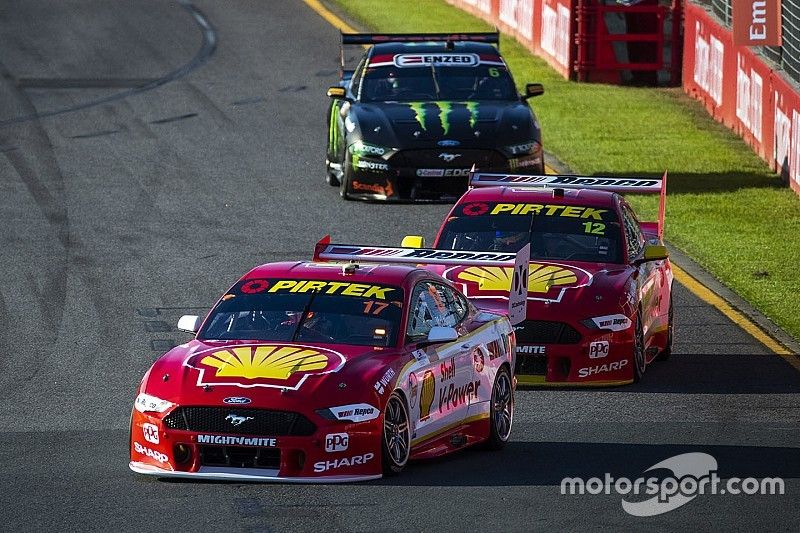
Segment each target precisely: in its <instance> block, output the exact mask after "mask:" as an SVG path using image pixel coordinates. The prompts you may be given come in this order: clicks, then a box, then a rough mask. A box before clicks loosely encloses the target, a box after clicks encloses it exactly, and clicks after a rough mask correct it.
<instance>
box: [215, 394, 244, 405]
mask: <svg viewBox="0 0 800 533" xmlns="http://www.w3.org/2000/svg"><path fill="white" fill-rule="evenodd" d="M222 402H223V403H227V404H229V405H247V404H248V403H250V398H247V397H245V396H230V397H228V398H225V399H224V400H222Z"/></svg>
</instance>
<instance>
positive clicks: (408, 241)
mask: <svg viewBox="0 0 800 533" xmlns="http://www.w3.org/2000/svg"><path fill="white" fill-rule="evenodd" d="M400 246H402V247H403V248H425V237H423V236H422V235H406V236H405V237H403V241H402V242H401V243H400Z"/></svg>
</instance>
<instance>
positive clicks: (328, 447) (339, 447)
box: [325, 433, 350, 453]
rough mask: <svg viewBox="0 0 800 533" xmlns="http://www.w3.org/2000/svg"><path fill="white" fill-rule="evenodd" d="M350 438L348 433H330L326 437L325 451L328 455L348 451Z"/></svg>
mask: <svg viewBox="0 0 800 533" xmlns="http://www.w3.org/2000/svg"><path fill="white" fill-rule="evenodd" d="M349 442H350V437H349V436H348V435H347V433H329V434H328V435H325V451H326V452H328V453H333V452H343V451H345V450H346V449H347V445H348V444H349Z"/></svg>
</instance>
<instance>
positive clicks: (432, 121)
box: [349, 101, 541, 149]
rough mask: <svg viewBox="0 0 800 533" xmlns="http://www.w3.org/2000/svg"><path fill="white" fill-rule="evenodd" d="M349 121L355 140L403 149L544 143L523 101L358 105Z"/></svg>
mask: <svg viewBox="0 0 800 533" xmlns="http://www.w3.org/2000/svg"><path fill="white" fill-rule="evenodd" d="M349 119H350V121H351V127H355V128H356V129H357V134H356V135H354V136H353V137H352V139H353V140H358V139H360V140H362V141H364V142H367V143H371V144H376V145H380V146H387V147H393V148H397V149H409V148H431V147H433V148H443V147H448V146H449V147H458V148H467V149H469V148H483V149H485V148H486V146H487V143H488V144H490V145H492V146H495V147H503V146H510V145H516V144H522V143H528V142H530V141H531V140H535V141H537V142H541V133H540V131H539V127H538V123H537V122H536V119H535V117H534V115H533V112H532V111H531V109H530V107H528V105H527V104H525V103H524V102H519V101H512V102H497V101H472V102H445V101H435V102H380V103H364V104H361V103H355V104H353V105H352V107H351V111H350V116H349ZM354 131H356V130H354ZM440 142H444V144H438V143H440Z"/></svg>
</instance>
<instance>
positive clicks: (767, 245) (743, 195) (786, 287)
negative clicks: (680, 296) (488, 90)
mask: <svg viewBox="0 0 800 533" xmlns="http://www.w3.org/2000/svg"><path fill="white" fill-rule="evenodd" d="M332 2H333V3H335V4H337V5H338V6H339V7H341V8H342V9H343V11H344V12H345V13H346V14H347V15H348V16H350V17H352V18H353V19H354V20H356V21H358V22H360V23H361V24H363V25H364V26H366V27H369V28H374V29H375V30H378V31H387V32H412V31H417V32H423V31H425V32H436V31H442V32H443V31H487V30H491V29H492V28H491V26H490V25H488V24H487V23H485V22H483V21H481V20H480V19H477V18H475V17H473V16H471V15H469V14H467V13H465V12H463V11H461V10H459V9H456V8H454V7H452V6H450V5H447V4H446V3H444V2H443V1H441V0H415V1H414V2H408V1H407V0H332ZM500 49H501V51H502V53H503V56H504V57H505V59H506V61H507V62H508V63H509V66H510V67H511V71H512V73H513V75H514V78H515V79H516V81H517V84H518V85H519V86H520V87H522V86H523V85H524V83H526V82H542V83H544V84H545V89H546V93H545V95H544V96H542V97H539V98H536V99H535V100H532V104H533V106H534V108H535V110H536V113H537V115H538V117H539V120H540V122H541V123H542V130H543V142H544V145H545V148H546V149H547V150H548V151H550V152H551V153H553V154H555V155H556V156H557V157H558V158H560V159H561V160H562V161H564V162H565V163H567V164H568V165H569V166H570V167H571V168H572V169H574V170H575V171H576V172H578V173H587V174H592V173H606V174H611V173H613V174H622V175H642V174H651V175H660V174H661V173H663V171H664V170H665V169H669V181H668V183H669V186H668V191H669V197H668V200H667V219H666V237H667V239H668V240H669V241H670V242H672V243H673V244H675V245H676V246H678V247H679V248H681V249H682V250H684V251H685V252H686V253H687V254H689V255H690V256H692V257H693V258H694V259H695V260H696V261H697V262H698V263H700V264H701V265H702V266H703V267H705V268H706V269H707V270H708V271H710V272H711V273H712V274H713V275H714V276H716V277H717V278H718V279H719V280H720V281H722V282H723V283H724V284H725V285H727V286H728V287H730V288H732V289H733V290H734V291H736V292H737V293H739V294H740V295H741V296H742V297H743V298H745V299H746V300H748V301H749V302H751V303H752V304H753V305H754V306H755V307H756V308H758V309H759V310H760V311H761V312H762V313H764V314H765V315H767V316H768V317H770V318H771V319H773V320H774V321H775V322H776V323H777V324H778V325H780V326H781V327H782V328H783V329H784V330H786V331H787V332H788V333H790V334H791V335H792V336H794V337H795V338H800V296H799V295H800V276H798V267H797V264H798V260H800V198H798V196H797V195H796V194H795V193H794V192H792V191H791V190H789V189H788V188H787V187H785V186H784V185H783V184H782V182H781V181H780V179H779V178H778V177H777V176H776V175H775V174H774V173H772V172H771V171H770V170H769V168H768V167H767V165H766V163H764V162H763V161H762V160H761V159H760V158H758V156H756V155H755V154H754V153H753V152H752V151H751V149H750V148H749V147H748V146H747V145H746V144H745V143H744V142H743V141H742V140H741V139H739V138H738V137H736V136H735V135H734V134H733V133H731V132H730V131H729V130H728V129H726V128H725V127H723V126H722V125H720V124H718V123H716V122H714V121H713V120H712V119H711V118H710V117H709V116H708V115H707V114H706V112H705V110H704V109H703V108H702V106H701V105H700V104H699V103H698V102H696V101H694V100H692V99H690V98H689V97H688V96H686V95H684V94H683V92H682V91H681V89H680V88H669V89H662V88H631V87H618V86H613V85H603V84H583V83H575V82H570V81H566V80H564V79H563V78H561V76H560V75H558V74H557V73H556V72H555V71H554V70H553V69H551V68H550V67H549V66H548V65H547V64H546V63H545V62H544V61H543V60H542V59H540V58H538V57H535V56H533V55H531V53H530V52H528V50H527V49H525V48H524V47H523V46H522V45H520V44H519V43H518V42H516V41H515V40H514V39H512V38H510V37H507V36H503V38H502V39H501V48H500ZM630 200H631V202H632V203H633V204H634V206H635V207H636V209H637V211H638V213H639V215H640V216H641V217H642V218H643V219H644V220H647V219H651V220H654V219H655V213H656V212H657V198H655V197H645V196H638V197H633V198H631V199H630Z"/></svg>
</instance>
